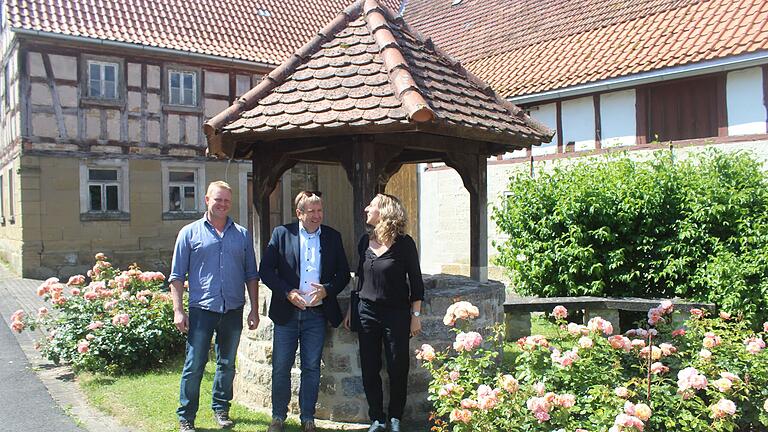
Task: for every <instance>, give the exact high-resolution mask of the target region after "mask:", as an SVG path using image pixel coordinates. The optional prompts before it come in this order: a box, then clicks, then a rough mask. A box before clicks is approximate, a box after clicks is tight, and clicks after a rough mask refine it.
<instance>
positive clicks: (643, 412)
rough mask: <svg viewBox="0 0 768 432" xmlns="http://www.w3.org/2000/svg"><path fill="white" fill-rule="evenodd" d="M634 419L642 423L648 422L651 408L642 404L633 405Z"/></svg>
mask: <svg viewBox="0 0 768 432" xmlns="http://www.w3.org/2000/svg"><path fill="white" fill-rule="evenodd" d="M635 417H637V418H639V419H640V420H642V421H648V419H649V418H651V407H649V406H648V405H646V404H644V403H639V404H637V405H635Z"/></svg>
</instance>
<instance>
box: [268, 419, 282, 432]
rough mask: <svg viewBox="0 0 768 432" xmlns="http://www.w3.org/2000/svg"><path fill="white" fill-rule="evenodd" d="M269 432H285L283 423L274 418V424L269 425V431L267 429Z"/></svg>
mask: <svg viewBox="0 0 768 432" xmlns="http://www.w3.org/2000/svg"><path fill="white" fill-rule="evenodd" d="M267 432H285V428H284V426H283V421H282V420H280V419H276V418H273V419H272V423H271V424H270V425H269V429H267Z"/></svg>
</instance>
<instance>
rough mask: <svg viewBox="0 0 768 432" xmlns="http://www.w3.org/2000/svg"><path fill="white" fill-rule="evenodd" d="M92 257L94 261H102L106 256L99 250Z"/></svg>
mask: <svg viewBox="0 0 768 432" xmlns="http://www.w3.org/2000/svg"><path fill="white" fill-rule="evenodd" d="M94 258H96V261H104V260H105V259H107V256H106V255H104V254H103V253H102V252H99V253H97V254H96V256H95V257H94Z"/></svg>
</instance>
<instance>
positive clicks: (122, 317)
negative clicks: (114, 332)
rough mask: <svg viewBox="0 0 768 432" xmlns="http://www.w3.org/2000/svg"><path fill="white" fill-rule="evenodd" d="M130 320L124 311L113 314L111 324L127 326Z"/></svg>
mask: <svg viewBox="0 0 768 432" xmlns="http://www.w3.org/2000/svg"><path fill="white" fill-rule="evenodd" d="M130 321H131V316H130V315H128V314H126V313H122V314H118V315H115V316H114V317H113V318H112V324H114V325H121V326H127V325H128V323H129V322H130Z"/></svg>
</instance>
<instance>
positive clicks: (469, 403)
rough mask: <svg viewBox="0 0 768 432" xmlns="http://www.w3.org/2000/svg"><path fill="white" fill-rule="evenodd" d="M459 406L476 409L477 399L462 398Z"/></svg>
mask: <svg viewBox="0 0 768 432" xmlns="http://www.w3.org/2000/svg"><path fill="white" fill-rule="evenodd" d="M461 407H462V408H464V409H477V401H476V400H473V399H462V400H461Z"/></svg>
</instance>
